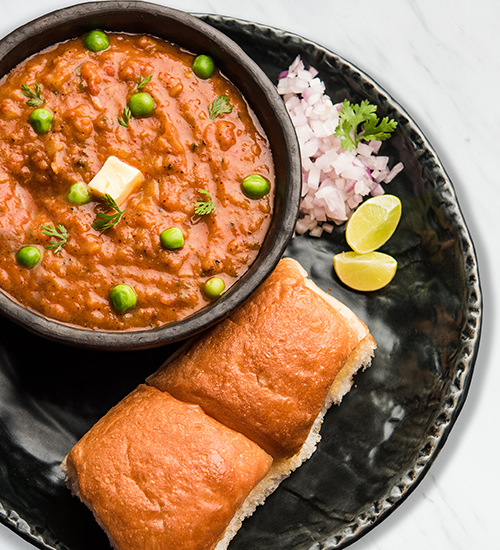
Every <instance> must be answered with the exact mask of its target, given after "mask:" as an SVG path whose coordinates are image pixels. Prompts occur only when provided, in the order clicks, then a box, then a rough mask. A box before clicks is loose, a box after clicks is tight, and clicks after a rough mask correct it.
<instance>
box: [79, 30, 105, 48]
mask: <svg viewBox="0 0 500 550" xmlns="http://www.w3.org/2000/svg"><path fill="white" fill-rule="evenodd" d="M83 43H84V44H85V47H86V48H87V50H90V51H91V52H100V51H102V50H105V49H106V48H108V47H109V38H108V37H107V36H106V35H105V34H104V33H103V32H102V31H90V32H89V33H88V34H87V36H86V37H85V38H84V40H83Z"/></svg>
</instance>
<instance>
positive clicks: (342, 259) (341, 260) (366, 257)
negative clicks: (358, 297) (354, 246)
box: [333, 252, 398, 292]
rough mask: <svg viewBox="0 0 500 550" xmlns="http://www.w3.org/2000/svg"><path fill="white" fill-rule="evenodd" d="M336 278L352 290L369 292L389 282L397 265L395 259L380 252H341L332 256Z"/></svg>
mask: <svg viewBox="0 0 500 550" xmlns="http://www.w3.org/2000/svg"><path fill="white" fill-rule="evenodd" d="M333 264H334V268H335V272H336V273H337V276H338V278H339V279H340V280H341V281H342V282H343V283H344V284H345V285H347V286H348V287H350V288H353V289H354V290H360V291H363V292H369V291H373V290H379V289H381V288H382V287H384V286H386V285H387V284H389V283H390V282H391V281H392V279H393V277H394V275H395V274H396V269H397V267H398V263H397V261H396V260H395V259H394V258H393V257H392V256H389V255H388V254H384V253H382V252H367V253H366V254H358V253H356V252H341V253H340V254H336V255H335V256H334V258H333Z"/></svg>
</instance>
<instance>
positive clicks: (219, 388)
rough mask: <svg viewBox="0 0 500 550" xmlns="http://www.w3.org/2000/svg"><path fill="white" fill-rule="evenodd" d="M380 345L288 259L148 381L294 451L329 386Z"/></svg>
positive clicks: (281, 452)
mask: <svg viewBox="0 0 500 550" xmlns="http://www.w3.org/2000/svg"><path fill="white" fill-rule="evenodd" d="M374 348H375V342H374V340H373V338H372V337H371V335H370V333H369V331H368V328H367V327H366V325H365V324H364V323H363V322H361V321H360V320H359V319H358V317H357V316H356V315H355V314H354V313H353V312H352V311H351V310H350V309H349V308H347V307H346V306H344V305H343V304H341V303H340V302H339V301H338V300H336V299H334V298H333V297H331V296H330V295H328V294H327V293H325V292H323V291H322V290H321V289H320V288H318V287H317V286H316V285H315V284H314V283H313V282H312V281H311V280H309V279H308V278H307V273H306V272H305V271H304V269H303V268H302V267H301V266H300V264H299V263H298V262H296V261H295V260H293V259H291V258H286V259H283V260H281V261H280V263H279V264H278V266H277V268H276V269H275V271H274V272H273V273H272V274H271V276H270V277H269V278H268V280H267V281H266V282H265V283H264V284H263V285H262V286H261V287H260V289H259V290H258V291H257V292H256V293H255V294H254V295H253V296H252V298H251V299H250V300H249V301H247V302H246V303H245V304H244V305H243V306H242V307H241V308H239V309H238V310H237V311H236V312H234V313H233V314H232V315H231V316H230V317H229V318H228V319H226V320H224V321H222V322H220V323H219V324H217V325H216V326H215V327H213V328H212V329H210V330H209V331H208V332H206V333H204V334H203V336H202V337H201V338H200V339H198V340H197V341H195V342H194V344H192V345H191V347H190V348H189V349H187V350H185V351H183V352H182V353H179V354H177V355H176V356H174V357H173V358H171V359H170V360H168V361H167V362H166V363H165V364H164V365H163V366H162V367H161V368H160V369H159V371H158V372H156V373H155V374H154V375H152V376H150V377H149V378H148V379H147V381H146V382H147V383H148V384H150V385H152V386H155V387H156V388H158V389H160V390H162V391H168V392H169V393H170V394H171V395H173V396H175V397H176V398H177V399H179V400H181V401H186V402H188V403H196V404H198V405H200V406H201V407H202V409H203V410H204V411H205V412H206V413H207V414H208V415H210V416H212V417H213V418H215V419H217V420H218V421H219V422H221V423H222V424H225V425H226V426H229V427H230V428H232V429H234V430H236V431H238V432H240V433H242V434H244V435H246V436H247V437H248V438H249V439H251V440H252V441H255V442H256V443H258V444H259V445H260V446H261V447H262V448H263V449H265V450H266V451H267V452H268V453H269V454H270V455H272V456H273V457H274V458H276V459H283V458H290V457H292V456H293V455H295V454H296V453H298V452H299V450H300V449H301V447H302V446H303V445H304V443H305V441H306V439H307V437H308V435H309V433H310V431H311V429H312V427H313V425H314V423H315V421H316V419H317V418H318V415H319V414H320V413H321V411H322V408H323V405H324V403H325V400H327V396H328V395H329V392H330V390H333V392H332V394H331V396H330V398H329V401H330V403H331V402H332V401H337V402H338V401H340V399H341V398H342V396H343V394H344V393H345V392H346V391H348V390H349V388H350V386H351V377H352V375H353V373H354V372H355V371H356V370H357V369H358V368H360V367H361V366H364V365H367V364H368V363H369V361H370V360H371V357H372V355H373V350H374ZM337 378H338V380H337ZM336 380H337V382H336V384H335V386H334V388H332V385H333V384H334V382H335V381H336Z"/></svg>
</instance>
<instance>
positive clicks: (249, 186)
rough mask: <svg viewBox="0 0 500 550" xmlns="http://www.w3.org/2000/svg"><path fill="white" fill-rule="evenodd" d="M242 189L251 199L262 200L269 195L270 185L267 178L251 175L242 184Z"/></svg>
mask: <svg viewBox="0 0 500 550" xmlns="http://www.w3.org/2000/svg"><path fill="white" fill-rule="evenodd" d="M241 189H242V191H243V193H244V194H245V195H246V196H247V197H248V198H249V199H261V198H262V197H264V196H265V195H267V194H268V193H269V189H270V185H269V182H268V181H267V180H266V178H263V177H262V176H260V175H259V174H251V175H250V176H247V177H246V178H245V179H244V180H243V181H242V182H241Z"/></svg>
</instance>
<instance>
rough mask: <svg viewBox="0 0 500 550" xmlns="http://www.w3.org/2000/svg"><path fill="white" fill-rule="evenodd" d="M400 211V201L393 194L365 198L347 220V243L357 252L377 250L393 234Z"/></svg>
mask: <svg viewBox="0 0 500 550" xmlns="http://www.w3.org/2000/svg"><path fill="white" fill-rule="evenodd" d="M401 211H402V208H401V201H400V199H399V198H398V197H396V196H394V195H379V196H377V197H372V198H370V199H368V200H366V201H365V202H363V203H362V204H361V205H360V206H359V207H358V208H357V209H356V211H355V212H354V214H353V215H352V216H351V217H350V218H349V221H348V222H347V225H346V233H345V237H346V241H347V244H348V245H349V246H350V247H351V248H352V249H353V250H354V251H355V252H357V253H358V254H366V253H368V252H373V251H374V250H377V249H378V248H380V247H381V246H382V245H383V244H385V243H386V242H387V241H388V240H389V239H390V238H391V236H392V235H393V233H394V231H395V230H396V227H397V226H398V223H399V220H400V219H401Z"/></svg>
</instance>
